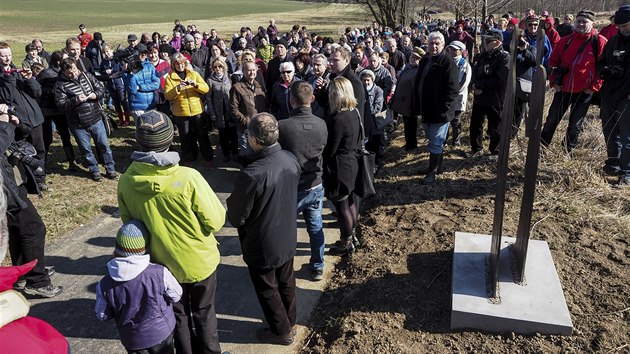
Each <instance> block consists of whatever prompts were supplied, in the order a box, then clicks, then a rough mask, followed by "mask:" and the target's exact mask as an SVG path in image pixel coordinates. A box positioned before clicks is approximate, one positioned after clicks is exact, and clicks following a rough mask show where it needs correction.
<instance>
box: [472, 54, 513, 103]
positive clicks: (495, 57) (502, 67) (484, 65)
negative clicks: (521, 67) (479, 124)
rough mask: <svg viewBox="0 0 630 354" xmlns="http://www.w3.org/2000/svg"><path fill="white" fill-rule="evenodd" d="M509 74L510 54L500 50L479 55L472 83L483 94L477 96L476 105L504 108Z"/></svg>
mask: <svg viewBox="0 0 630 354" xmlns="http://www.w3.org/2000/svg"><path fill="white" fill-rule="evenodd" d="M509 73H510V54H509V53H507V52H505V51H503V50H502V49H499V50H495V51H494V52H483V53H481V54H480V55H478V56H477V57H476V59H475V65H474V66H473V71H472V79H471V81H470V83H471V84H473V85H475V88H476V89H477V90H481V91H482V92H481V94H479V95H475V102H474V104H475V105H482V106H491V107H498V108H502V107H503V98H504V97H505V88H506V86H507V80H508V74H509Z"/></svg>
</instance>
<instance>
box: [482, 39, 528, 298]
mask: <svg viewBox="0 0 630 354" xmlns="http://www.w3.org/2000/svg"><path fill="white" fill-rule="evenodd" d="M519 31H520V29H519V28H518V27H516V28H514V32H512V43H511V44H510V50H511V53H512V55H511V59H510V72H509V74H508V81H507V85H506V87H505V89H506V90H505V98H504V100H503V111H502V112H501V142H500V145H499V160H498V163H497V185H496V197H495V199H494V220H493V224H492V243H491V246H490V256H489V259H488V263H489V274H488V276H489V279H488V280H489V283H488V290H489V296H490V298H491V299H498V298H499V294H498V290H499V289H498V286H499V252H500V251H501V234H502V232H503V212H504V209H505V187H506V177H507V170H508V159H509V157H510V139H509V136H510V132H511V130H512V119H513V116H514V97H515V94H516V43H517V42H518V37H519V33H520V32H519Z"/></svg>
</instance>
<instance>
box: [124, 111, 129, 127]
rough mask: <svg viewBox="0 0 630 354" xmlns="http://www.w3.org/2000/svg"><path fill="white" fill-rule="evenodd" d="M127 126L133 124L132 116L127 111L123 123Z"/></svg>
mask: <svg viewBox="0 0 630 354" xmlns="http://www.w3.org/2000/svg"><path fill="white" fill-rule="evenodd" d="M123 125H124V126H125V127H128V126H129V125H131V116H130V114H129V112H125V123H124V124H123Z"/></svg>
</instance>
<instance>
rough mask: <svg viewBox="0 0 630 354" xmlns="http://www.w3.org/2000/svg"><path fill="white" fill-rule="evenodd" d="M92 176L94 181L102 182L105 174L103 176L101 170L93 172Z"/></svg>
mask: <svg viewBox="0 0 630 354" xmlns="http://www.w3.org/2000/svg"><path fill="white" fill-rule="evenodd" d="M90 178H92V181H95V182H100V181H102V180H103V176H101V173H100V172H92V175H91V176H90Z"/></svg>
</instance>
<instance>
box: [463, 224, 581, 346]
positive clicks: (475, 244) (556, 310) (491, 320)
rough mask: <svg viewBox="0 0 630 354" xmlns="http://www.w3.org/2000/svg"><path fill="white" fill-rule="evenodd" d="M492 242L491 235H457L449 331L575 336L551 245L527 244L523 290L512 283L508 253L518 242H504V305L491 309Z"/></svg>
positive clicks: (501, 265)
mask: <svg viewBox="0 0 630 354" xmlns="http://www.w3.org/2000/svg"><path fill="white" fill-rule="evenodd" d="M491 240H492V237H491V236H490V235H479V234H470V233H464V232H456V233H455V253H454V255H453V276H452V279H453V284H452V293H453V299H452V300H453V308H452V312H451V329H466V328H472V329H478V330H484V331H490V332H499V333H505V332H515V333H520V334H534V333H541V334H556V335H571V334H572V332H573V324H572V322H571V316H570V314H569V309H568V308H567V304H566V301H565V300H564V294H563V292H562V286H561V285H560V279H559V278H558V274H557V272H556V267H555V266H554V264H553V259H552V258H551V252H550V251H549V246H548V245H547V242H545V241H538V240H530V241H529V250H528V252H527V262H526V265H525V284H524V285H519V284H516V283H514V280H513V276H512V270H511V264H510V257H509V250H508V246H509V245H510V244H513V243H515V242H516V239H515V238H513V237H502V238H501V252H500V255H499V294H500V303H498V304H493V303H491V302H490V301H489V300H488V294H487V291H486V272H487V270H486V259H487V257H488V256H489V254H490V244H491Z"/></svg>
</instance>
